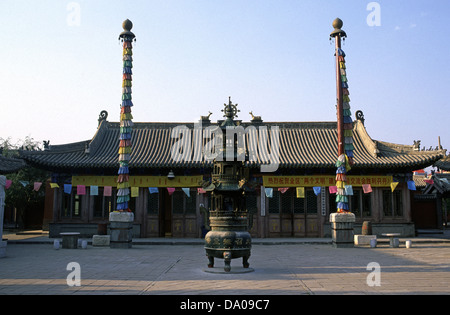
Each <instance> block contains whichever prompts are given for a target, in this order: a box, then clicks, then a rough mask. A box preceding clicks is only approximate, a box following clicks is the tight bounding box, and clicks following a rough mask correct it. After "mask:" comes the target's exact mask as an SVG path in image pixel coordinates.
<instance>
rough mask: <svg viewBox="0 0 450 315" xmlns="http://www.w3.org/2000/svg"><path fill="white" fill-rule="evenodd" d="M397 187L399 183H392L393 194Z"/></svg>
mask: <svg viewBox="0 0 450 315" xmlns="http://www.w3.org/2000/svg"><path fill="white" fill-rule="evenodd" d="M397 185H398V182H392V183H391V190H392V192H394V190H395V188H396V187H397Z"/></svg>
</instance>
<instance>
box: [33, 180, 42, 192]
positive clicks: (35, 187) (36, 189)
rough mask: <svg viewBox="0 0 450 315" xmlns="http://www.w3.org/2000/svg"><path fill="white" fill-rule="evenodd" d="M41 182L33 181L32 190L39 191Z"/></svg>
mask: <svg viewBox="0 0 450 315" xmlns="http://www.w3.org/2000/svg"><path fill="white" fill-rule="evenodd" d="M41 186H42V182H34V191H39V188H41Z"/></svg>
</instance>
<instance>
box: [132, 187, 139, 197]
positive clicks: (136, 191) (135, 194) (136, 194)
mask: <svg viewBox="0 0 450 315" xmlns="http://www.w3.org/2000/svg"><path fill="white" fill-rule="evenodd" d="M131 197H139V187H131Z"/></svg>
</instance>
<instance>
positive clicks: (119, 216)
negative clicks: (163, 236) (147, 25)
mask: <svg viewBox="0 0 450 315" xmlns="http://www.w3.org/2000/svg"><path fill="white" fill-rule="evenodd" d="M122 27H123V30H124V31H123V32H122V33H121V34H120V36H119V40H120V41H121V42H122V43H123V83H122V104H121V106H120V137H119V171H118V175H119V176H118V178H117V207H116V211H114V212H112V213H110V216H109V221H110V223H111V226H110V230H111V241H110V247H114V248H117V247H120V248H130V247H131V241H132V235H133V234H132V226H133V221H134V214H133V212H132V210H131V209H130V208H129V205H128V203H129V201H130V198H131V197H130V184H129V162H130V155H131V130H132V127H133V121H132V119H133V116H132V115H131V107H132V106H133V102H132V98H131V87H132V83H131V82H132V74H133V72H132V68H133V57H132V56H133V45H132V43H133V41H135V35H134V34H133V33H132V32H131V29H132V28H133V23H132V22H131V21H130V20H128V19H127V20H125V21H124V22H123V24H122Z"/></svg>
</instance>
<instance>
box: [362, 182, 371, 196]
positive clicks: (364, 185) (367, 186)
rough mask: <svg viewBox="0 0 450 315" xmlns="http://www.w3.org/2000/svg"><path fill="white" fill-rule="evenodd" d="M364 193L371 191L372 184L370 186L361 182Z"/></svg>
mask: <svg viewBox="0 0 450 315" xmlns="http://www.w3.org/2000/svg"><path fill="white" fill-rule="evenodd" d="M362 187H363V190H364V193H365V194H368V193H371V192H372V186H370V184H363V185H362Z"/></svg>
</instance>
